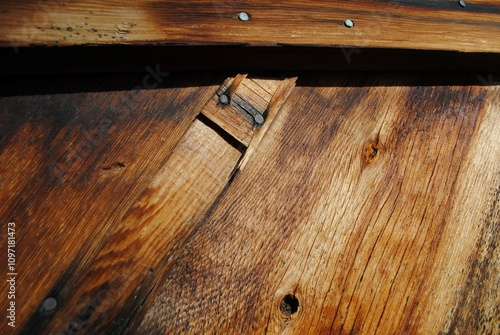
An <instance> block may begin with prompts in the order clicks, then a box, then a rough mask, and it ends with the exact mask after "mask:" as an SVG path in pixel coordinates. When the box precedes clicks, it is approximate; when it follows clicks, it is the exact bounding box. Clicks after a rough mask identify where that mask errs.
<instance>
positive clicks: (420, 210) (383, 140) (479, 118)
mask: <svg viewBox="0 0 500 335" xmlns="http://www.w3.org/2000/svg"><path fill="white" fill-rule="evenodd" d="M334 77H335V79H333V78H334ZM373 78H375V79H373ZM441 79H443V78H441ZM416 80H418V82H419V85H418V86H417V85H414V84H411V83H412V82H415V81H416ZM346 83H348V85H346ZM403 84H404V85H403ZM421 84H422V81H421V80H420V79H419V78H412V77H399V79H398V78H395V77H386V78H383V77H378V79H377V77H372V79H370V78H366V76H363V77H362V76H356V77H354V78H351V77H349V76H348V75H343V76H340V75H336V76H331V77H330V76H329V75H324V76H320V75H317V74H316V78H314V77H309V78H307V77H306V78H304V77H303V78H302V80H301V81H300V85H301V86H300V87H299V86H298V87H296V88H295V89H294V91H293V92H292V94H291V95H290V96H289V98H288V99H287V100H286V102H285V104H284V105H283V107H282V108H281V110H280V112H279V113H278V115H277V116H275V118H274V121H273V123H272V124H271V126H270V127H269V129H268V130H267V132H266V134H265V136H264V137H263V138H262V140H261V142H260V145H259V146H258V147H257V148H256V149H255V150H254V152H253V154H252V156H251V157H250V158H249V161H248V164H247V165H246V167H245V169H243V170H242V171H241V173H239V174H238V175H237V176H236V178H235V179H234V181H233V183H232V184H231V186H230V187H229V189H228V190H227V192H226V193H225V194H224V196H223V197H222V198H221V200H220V202H219V203H218V204H217V206H216V207H215V209H214V210H213V212H212V213H211V215H210V216H209V217H208V218H207V219H206V221H205V222H204V223H203V225H202V227H201V228H200V230H199V231H198V232H197V234H196V235H195V236H193V239H192V240H191V242H190V243H189V245H188V247H187V248H186V249H185V250H184V252H183V253H182V254H181V256H180V257H179V259H178V260H177V261H176V263H175V265H174V266H173V268H172V269H171V270H170V271H168V272H167V273H166V277H165V282H164V283H163V284H162V285H161V286H158V287H157V288H155V291H153V293H152V295H151V303H150V305H149V306H147V304H146V306H147V308H146V309H145V311H144V312H143V314H142V315H140V316H138V317H137V321H136V323H135V324H134V327H131V328H129V329H128V331H129V333H130V334H136V333H140V334H172V333H185V334H199V333H203V334H215V333H227V334H235V333H241V334H250V333H252V334H262V333H270V334H282V333H285V334H375V333H377V334H437V333H439V332H442V333H460V334H462V333H474V334H481V333H484V334H488V333H495V332H497V330H498V328H497V327H498V324H499V321H500V320H499V314H498V313H496V312H495V311H496V310H497V307H498V301H499V295H498V292H499V281H498V272H495V271H496V269H498V259H499V257H498V248H497V245H498V236H499V234H498V233H499V230H498V229H499V214H498V213H499V212H498V196H499V185H500V179H499V177H500V175H499V173H500V165H499V162H500V134H499V128H498V124H500V110H499V105H498V101H500V89H499V87H498V86H496V87H482V86H478V85H469V84H467V81H464V82H463V84H462V85H458V86H441V85H433V84H432V82H430V83H428V84H427V85H426V86H420V85H421ZM470 320H472V321H470ZM136 326H138V327H137V328H136Z"/></svg>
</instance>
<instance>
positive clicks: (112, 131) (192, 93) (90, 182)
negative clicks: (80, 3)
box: [0, 74, 224, 333]
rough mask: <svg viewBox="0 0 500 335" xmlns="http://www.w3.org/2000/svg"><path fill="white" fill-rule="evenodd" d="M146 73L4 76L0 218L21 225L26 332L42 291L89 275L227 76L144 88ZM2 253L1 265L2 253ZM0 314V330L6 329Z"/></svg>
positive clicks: (57, 291)
mask: <svg viewBox="0 0 500 335" xmlns="http://www.w3.org/2000/svg"><path fill="white" fill-rule="evenodd" d="M146 75H147V74H146ZM144 76H145V75H134V76H126V75H121V76H104V77H88V78H82V77H80V78H78V80H75V78H67V77H56V78H51V79H50V80H44V79H43V78H17V79H10V80H8V81H6V80H5V81H3V83H2V85H3V86H4V87H7V84H8V86H9V89H8V90H4V91H2V94H3V95H6V96H4V97H1V98H0V140H1V144H0V161H1V162H2V163H1V166H0V175H1V184H0V189H1V191H0V197H1V200H0V213H1V214H0V220H1V223H2V225H3V224H4V222H5V221H4V220H6V221H14V222H16V224H17V231H16V234H17V241H18V247H17V262H18V264H17V266H18V274H19V276H18V283H17V287H18V295H17V298H16V305H17V327H16V330H18V331H20V330H21V329H23V326H24V325H26V323H27V322H28V320H30V319H31V320H33V321H32V322H31V324H30V325H28V326H27V327H28V328H27V329H30V328H33V330H32V331H31V332H30V331H28V333H33V332H34V331H35V330H36V331H39V330H40V329H41V327H42V326H43V324H44V322H45V320H46V319H47V315H46V313H40V312H37V311H38V310H39V307H40V305H41V303H42V302H43V300H44V299H45V297H48V296H55V297H57V299H59V300H60V303H62V302H64V301H65V300H66V299H70V298H71V296H72V293H71V292H72V290H71V287H72V285H74V284H76V282H74V281H73V280H76V279H78V278H80V276H84V275H85V274H86V273H85V270H84V269H86V268H87V267H88V266H91V265H92V262H93V259H94V258H95V256H96V255H97V253H98V252H99V250H100V249H101V248H102V247H103V246H104V245H105V241H106V237H107V236H108V234H110V233H111V232H113V231H114V230H115V229H116V226H117V222H120V220H121V218H122V217H123V216H124V215H125V213H126V212H128V211H129V209H130V207H131V206H132V205H133V204H134V203H135V201H136V199H137V198H138V196H139V195H140V194H141V193H142V192H143V190H144V189H145V188H146V187H147V185H148V184H150V183H151V182H152V180H153V179H154V178H155V177H156V176H157V174H158V171H159V170H160V168H162V167H163V166H164V165H165V162H166V161H167V159H168V158H169V156H170V155H171V151H172V149H173V148H174V147H175V146H176V144H177V142H179V140H180V139H181V137H182V136H183V135H184V133H185V132H186V131H187V129H188V128H189V127H190V126H191V124H192V122H193V119H194V117H195V116H196V115H197V114H198V112H199V110H200V109H201V108H202V107H203V105H204V104H205V103H206V101H207V100H208V99H209V98H210V97H211V96H212V95H213V94H214V92H215V91H216V89H217V88H218V86H219V84H220V81H221V80H222V79H223V78H224V77H223V76H219V75H212V76H210V77H206V76H205V77H203V76H200V75H196V76H192V77H190V76H188V75H186V76H180V75H177V76H175V75H172V76H169V77H167V78H164V79H163V78H161V79H162V80H163V82H162V83H161V86H160V85H158V86H159V88H158V89H156V90H153V89H151V90H146V89H144V88H140V87H141V85H142V84H143V77H144ZM194 78H197V79H196V84H194V82H193V79H194ZM149 83H150V84H152V83H153V81H150V82H149ZM196 85H197V86H196ZM169 86H170V87H169ZM136 87H139V88H140V89H134V88H136ZM1 236H2V244H3V245H6V242H5V240H4V238H6V236H5V235H4V232H3V231H2V235H1ZM1 259H2V264H7V260H6V254H5V253H3V254H2V258H1ZM148 271H149V268H145V269H143V271H142V273H143V274H147V273H148ZM70 278H73V279H72V280H69V279H70ZM75 278H76V279H75ZM2 288H4V284H2ZM111 288H113V286H111ZM110 290H111V289H110ZM104 291H105V290H104ZM97 293H98V292H90V293H89V295H92V294H97ZM104 293H106V297H105V298H106V299H112V298H110V297H113V294H114V292H112V290H111V292H107V291H105V292H104ZM93 297H94V296H93ZM6 303H7V295H3V294H2V296H1V298H0V305H2V306H5V304H6ZM49 316H50V315H49ZM5 320H6V319H5V318H2V326H1V328H2V332H4V331H6V332H7V331H10V329H9V328H10V327H9V328H7V327H6V325H5V323H4V322H5Z"/></svg>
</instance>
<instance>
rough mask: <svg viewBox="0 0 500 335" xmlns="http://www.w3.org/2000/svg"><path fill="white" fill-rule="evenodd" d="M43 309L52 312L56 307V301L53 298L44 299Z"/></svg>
mask: <svg viewBox="0 0 500 335" xmlns="http://www.w3.org/2000/svg"><path fill="white" fill-rule="evenodd" d="M42 307H43V309H44V310H46V311H47V312H50V311H53V310H54V309H56V307H57V300H56V298H54V297H50V298H47V299H45V301H44V302H43V305H42Z"/></svg>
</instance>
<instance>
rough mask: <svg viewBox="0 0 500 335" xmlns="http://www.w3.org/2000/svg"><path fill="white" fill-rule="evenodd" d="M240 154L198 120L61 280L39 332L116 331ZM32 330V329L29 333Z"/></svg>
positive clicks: (179, 247) (212, 198)
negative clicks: (95, 248)
mask: <svg viewBox="0 0 500 335" xmlns="http://www.w3.org/2000/svg"><path fill="white" fill-rule="evenodd" d="M240 157H241V152H240V151H239V150H238V149H237V148H235V147H233V146H232V145H231V144H229V143H228V142H227V141H226V140H225V139H224V138H222V137H221V136H220V135H219V134H218V133H217V132H216V131H215V130H213V129H212V128H210V127H208V126H207V125H205V124H204V123H202V122H201V121H199V120H195V122H194V123H193V125H192V126H191V128H190V129H189V130H188V131H187V133H186V134H185V135H184V137H183V138H182V139H181V141H180V143H179V144H178V146H177V147H176V148H175V149H174V150H173V152H172V154H171V156H170V158H169V160H168V162H167V163H166V164H165V165H164V166H163V167H162V168H161V170H160V172H159V173H158V174H157V175H156V176H155V178H154V179H153V181H152V182H151V184H150V185H149V186H148V187H147V188H146V189H145V190H144V192H143V193H142V194H141V196H140V197H139V199H138V200H137V201H136V202H135V204H134V205H133V206H132V207H131V208H130V209H129V210H128V211H127V213H126V214H125V216H124V218H123V220H122V221H121V222H120V223H119V224H118V226H117V227H115V230H114V231H113V232H112V233H111V234H110V235H109V237H108V238H107V239H106V242H105V244H104V247H103V248H102V250H100V252H99V254H98V255H97V257H96V258H95V259H94V260H93V261H92V263H91V264H90V265H89V267H88V268H86V269H85V273H84V274H83V275H82V276H81V277H79V278H75V279H74V282H71V283H68V284H67V285H68V286H69V288H68V290H69V292H68V295H67V297H65V298H64V300H63V301H60V302H59V306H58V309H57V311H56V313H55V315H54V316H52V320H51V323H50V324H49V325H48V326H47V328H46V329H45V330H44V333H45V334H56V333H60V332H70V333H71V332H79V333H87V334H110V333H120V332H121V331H123V328H124V327H125V326H126V325H127V320H128V319H129V318H130V317H131V316H132V315H133V314H134V313H135V311H136V310H137V309H138V308H139V307H140V304H141V302H142V301H143V300H144V299H145V298H146V297H147V296H148V292H149V291H150V290H151V289H152V287H154V278H155V276H157V274H158V273H161V271H162V269H163V266H165V263H166V264H168V263H171V262H172V260H173V259H175V258H176V254H177V253H179V252H180V251H181V250H182V246H183V244H184V241H185V240H186V239H187V237H188V236H189V235H190V233H191V232H192V231H193V229H194V228H195V227H196V225H197V223H198V222H199V221H200V219H201V218H202V217H203V215H205V212H206V211H207V210H208V209H209V208H210V206H211V205H212V203H213V202H214V201H215V200H216V198H217V196H218V195H219V193H220V192H221V191H222V190H223V189H224V187H225V185H226V184H227V182H228V181H229V178H230V177H231V175H232V173H233V171H234V169H235V167H236V165H237V163H238V161H239V159H240ZM32 332H33V331H32Z"/></svg>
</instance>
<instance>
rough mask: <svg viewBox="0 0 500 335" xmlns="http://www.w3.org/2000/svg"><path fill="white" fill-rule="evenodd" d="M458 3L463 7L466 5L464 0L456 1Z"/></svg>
mask: <svg viewBox="0 0 500 335" xmlns="http://www.w3.org/2000/svg"><path fill="white" fill-rule="evenodd" d="M458 3H459V4H460V6H462V7H464V8H465V7H466V6H467V3H466V2H465V0H460V1H458Z"/></svg>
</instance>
